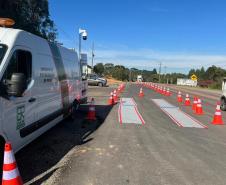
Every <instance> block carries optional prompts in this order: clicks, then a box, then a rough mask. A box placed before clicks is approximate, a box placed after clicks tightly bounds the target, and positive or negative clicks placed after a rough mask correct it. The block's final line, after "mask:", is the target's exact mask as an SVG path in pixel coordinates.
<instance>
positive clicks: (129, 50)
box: [49, 0, 226, 73]
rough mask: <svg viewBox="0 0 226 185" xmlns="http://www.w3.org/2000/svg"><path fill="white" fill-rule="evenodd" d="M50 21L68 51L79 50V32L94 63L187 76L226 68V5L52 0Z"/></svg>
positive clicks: (200, 0)
mask: <svg viewBox="0 0 226 185" xmlns="http://www.w3.org/2000/svg"><path fill="white" fill-rule="evenodd" d="M49 8H50V16H51V18H52V19H53V21H54V22H55V24H56V27H57V29H58V40H59V42H62V43H63V44H64V46H65V47H68V48H76V49H77V48H78V29H79V28H83V29H86V30H87V31H88V40H87V41H83V42H82V51H83V52H87V53H88V56H89V61H88V62H89V64H90V63H91V48H92V43H94V53H95V58H94V63H99V62H102V63H114V64H116V65H117V64H120V65H124V66H126V67H129V68H131V67H136V68H138V69H148V70H152V69H153V68H157V69H158V68H159V64H160V63H162V67H163V69H162V72H163V73H165V72H168V73H171V72H181V73H187V72H188V71H189V69H191V68H201V67H202V66H204V67H205V68H207V67H209V66H211V65H216V66H219V67H223V68H225V69H226V1H225V0H80V1H78V0H74V1H73V0H64V1H62V0H49Z"/></svg>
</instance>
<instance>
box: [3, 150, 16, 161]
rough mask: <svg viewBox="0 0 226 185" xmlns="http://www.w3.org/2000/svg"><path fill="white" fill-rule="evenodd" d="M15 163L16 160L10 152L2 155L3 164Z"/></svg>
mask: <svg viewBox="0 0 226 185" xmlns="http://www.w3.org/2000/svg"><path fill="white" fill-rule="evenodd" d="M15 161H16V160H15V157H14V155H13V154H12V151H6V152H5V153H4V164H11V163H14V162H15Z"/></svg>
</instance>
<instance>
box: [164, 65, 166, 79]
mask: <svg viewBox="0 0 226 185" xmlns="http://www.w3.org/2000/svg"><path fill="white" fill-rule="evenodd" d="M165 80H166V66H164V83H165Z"/></svg>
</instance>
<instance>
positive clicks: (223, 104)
mask: <svg viewBox="0 0 226 185" xmlns="http://www.w3.org/2000/svg"><path fill="white" fill-rule="evenodd" d="M221 110H222V111H226V100H225V98H222V99H221Z"/></svg>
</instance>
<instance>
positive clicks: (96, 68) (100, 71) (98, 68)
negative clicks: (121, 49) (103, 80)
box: [93, 63, 104, 75]
mask: <svg viewBox="0 0 226 185" xmlns="http://www.w3.org/2000/svg"><path fill="white" fill-rule="evenodd" d="M93 71H94V72H95V73H96V74H98V75H102V74H103V73H104V65H103V64H102V63H98V64H96V65H95V66H94V68H93Z"/></svg>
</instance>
